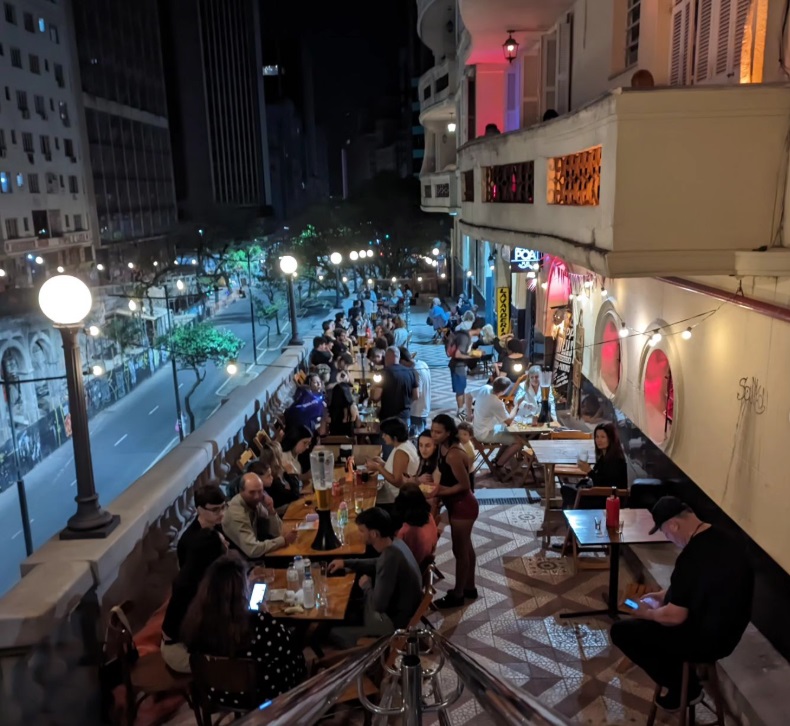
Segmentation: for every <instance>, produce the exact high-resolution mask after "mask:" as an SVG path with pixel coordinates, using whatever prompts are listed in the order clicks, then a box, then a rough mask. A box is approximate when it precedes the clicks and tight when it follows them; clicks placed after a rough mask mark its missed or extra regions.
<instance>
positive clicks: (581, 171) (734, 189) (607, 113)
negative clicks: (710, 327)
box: [423, 85, 790, 277]
mask: <svg viewBox="0 0 790 726" xmlns="http://www.w3.org/2000/svg"><path fill="white" fill-rule="evenodd" d="M789 123H790V89H788V88H785V87H779V86H760V85H750V86H708V87H689V88H661V89H652V90H647V91H644V90H643V91H632V90H623V89H618V90H616V91H613V92H611V93H608V94H607V95H605V96H603V97H602V98H600V99H598V100H597V101H595V102H593V103H591V104H589V105H588V106H585V107H584V108H582V109H579V110H578V111H576V112H574V113H572V114H567V115H565V116H563V117H561V118H558V119H554V120H552V121H551V122H550V123H546V124H537V125H535V126H532V127H530V128H526V129H521V130H519V131H513V132H510V133H506V134H500V135H498V136H488V137H483V138H480V139H476V140H474V141H471V142H469V143H467V144H466V145H464V146H463V147H461V148H460V149H459V151H458V168H459V169H460V173H461V175H462V177H463V179H464V190H463V195H464V198H463V201H462V203H461V204H462V209H461V215H460V216H461V226H462V227H463V228H464V230H463V231H464V232H465V233H467V234H469V235H471V236H475V237H477V238H480V239H488V240H490V241H491V242H492V243H497V242H498V243H500V244H511V243H513V241H514V240H517V239H519V238H523V235H525V234H526V235H529V236H530V237H531V238H532V242H531V245H532V246H533V247H534V248H535V249H540V250H541V251H543V252H546V253H549V254H554V255H558V256H560V257H563V258H564V259H566V260H567V261H568V262H572V263H573V262H576V263H578V264H581V265H584V266H585V267H588V268H590V267H592V268H593V269H594V270H595V271H596V272H598V273H599V274H602V275H604V276H606V277H616V276H651V275H689V274H703V275H704V274H753V275H759V274H768V273H769V271H770V274H774V275H775V274H785V275H786V274H790V259H788V258H790V253H787V252H786V251H785V250H778V251H777V254H776V255H772V256H766V255H764V254H763V255H761V254H760V253H759V252H755V251H754V250H755V248H756V247H759V245H757V244H756V243H755V240H763V241H768V240H771V239H774V238H775V237H776V224H775V214H776V208H775V200H776V199H781V198H784V195H785V182H784V179H785V178H786V174H785V172H786V166H787V159H786V138H787V127H788V124H789ZM735 139H737V144H736V143H735V142H734V141H733V140H735ZM423 181H425V178H423ZM470 190H471V191H470ZM476 192H477V193H476ZM435 196H436V194H435V189H434V197H435ZM436 201H437V200H434V204H435V203H436ZM502 202H505V203H502ZM522 204H523V205H526V204H529V205H530V207H529V213H528V214H524V213H523V211H522V210H521V209H519V206H520V205H522ZM423 206H424V207H428V206H430V205H429V204H428V203H426V200H423ZM769 257H770V260H769V259H768V258H769Z"/></svg>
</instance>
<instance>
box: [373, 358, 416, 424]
mask: <svg viewBox="0 0 790 726" xmlns="http://www.w3.org/2000/svg"><path fill="white" fill-rule="evenodd" d="M381 376H382V380H381V388H382V391H381V409H380V411H379V417H380V418H381V420H382V421H383V420H384V419H385V418H391V417H392V416H398V417H400V418H404V417H406V416H409V415H410V413H411V392H412V391H413V390H414V389H415V388H417V375H416V374H415V373H414V371H413V370H412V369H411V368H406V366H402V365H400V363H398V364H397V365H394V366H387V367H386V368H385V369H384V370H383V371H382V372H381Z"/></svg>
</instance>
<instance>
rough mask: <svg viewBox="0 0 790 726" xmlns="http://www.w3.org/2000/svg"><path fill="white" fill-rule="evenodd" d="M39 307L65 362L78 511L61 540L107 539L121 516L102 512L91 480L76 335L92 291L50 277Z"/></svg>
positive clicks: (69, 280)
mask: <svg viewBox="0 0 790 726" xmlns="http://www.w3.org/2000/svg"><path fill="white" fill-rule="evenodd" d="M38 304H39V306H40V307H41V312H43V313H44V315H46V316H47V317H48V318H49V319H50V320H51V321H52V322H53V323H54V324H55V327H56V328H57V329H58V331H60V336H61V338H62V340H63V352H64V355H65V359H66V386H67V388H68V394H69V415H70V417H71V431H72V434H71V440H72V444H73V446H74V468H75V471H76V473H77V496H76V497H75V501H76V502H77V512H76V513H75V514H74V515H73V516H72V517H71V518H70V519H69V520H68V523H67V525H66V529H64V530H63V531H62V532H61V533H60V537H61V539H99V538H103V537H107V535H109V533H110V532H112V530H113V529H115V527H116V526H117V525H118V522H119V521H120V517H118V516H117V515H116V516H113V515H112V514H110V512H106V511H104V510H103V509H102V508H101V506H100V505H99V495H98V494H97V493H96V485H95V483H94V481H93V460H92V459H91V442H90V433H89V431H88V411H87V408H86V405H85V386H84V383H83V380H82V360H81V357H80V346H79V340H78V336H79V333H80V330H82V321H83V320H84V319H85V316H86V315H87V314H88V313H89V312H90V310H91V306H92V304H93V299H92V298H91V291H90V290H89V289H88V286H87V285H86V284H85V283H84V282H82V280H79V279H77V278H76V277H72V276H71V275H58V276H56V277H50V278H49V280H47V281H46V282H45V283H44V284H43V285H42V286H41V290H40V291H39V293H38Z"/></svg>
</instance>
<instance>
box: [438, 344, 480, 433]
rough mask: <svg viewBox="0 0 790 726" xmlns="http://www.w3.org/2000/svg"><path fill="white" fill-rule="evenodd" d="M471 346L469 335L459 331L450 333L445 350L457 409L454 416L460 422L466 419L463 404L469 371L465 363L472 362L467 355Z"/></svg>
mask: <svg viewBox="0 0 790 726" xmlns="http://www.w3.org/2000/svg"><path fill="white" fill-rule="evenodd" d="M471 346H472V339H471V338H470V337H469V333H467V332H466V331H465V330H461V331H458V332H456V333H450V337H449V338H448V340H447V346H446V348H445V352H446V353H447V357H448V358H449V359H450V360H449V362H448V366H449V367H450V383H451V385H452V389H453V393H454V394H455V402H456V405H457V407H458V411H457V413H456V415H457V416H458V418H460V419H462V420H463V419H465V418H466V413H465V412H464V403H465V399H466V377H467V373H468V371H469V368H468V366H467V361H470V360H474V357H473V356H471V355H469V350H470V348H471Z"/></svg>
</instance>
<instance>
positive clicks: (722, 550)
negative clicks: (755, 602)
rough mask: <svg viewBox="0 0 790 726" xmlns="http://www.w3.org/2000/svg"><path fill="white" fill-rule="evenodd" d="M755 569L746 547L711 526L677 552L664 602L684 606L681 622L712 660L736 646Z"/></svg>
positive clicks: (746, 618)
mask: <svg viewBox="0 0 790 726" xmlns="http://www.w3.org/2000/svg"><path fill="white" fill-rule="evenodd" d="M753 592H754V572H753V571H752V568H751V566H750V565H749V561H748V559H747V557H746V550H745V548H744V547H743V546H742V545H741V544H739V543H738V542H736V541H735V540H734V539H733V538H732V537H730V536H729V535H727V534H725V533H724V532H722V531H721V530H719V529H717V528H716V527H709V528H708V529H706V530H704V531H702V532H700V533H699V534H697V535H695V536H694V537H692V538H691V541H690V542H689V543H688V544H687V545H686V546H685V548H684V549H683V551H682V552H681V553H680V555H679V556H678V559H677V562H676V563H675V570H674V572H673V573H672V579H671V585H670V587H669V590H668V591H667V595H666V598H665V600H664V602H665V603H672V604H673V605H678V606H679V607H684V608H687V609H688V611H689V615H688V619H687V620H686V622H685V623H683V625H681V626H680V627H681V628H683V629H684V630H685V631H687V632H688V638H689V642H690V643H692V644H694V645H696V646H697V647H699V648H700V649H703V650H705V651H706V652H710V653H711V655H710V656H709V657H713V658H715V659H716V660H718V659H720V658H724V657H726V656H728V655H729V654H730V653H732V651H733V650H735V646H736V645H738V641H740V639H741V636H742V635H743V631H744V630H746V626H747V625H748V624H749V619H750V618H751V612H752V595H753Z"/></svg>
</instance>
